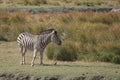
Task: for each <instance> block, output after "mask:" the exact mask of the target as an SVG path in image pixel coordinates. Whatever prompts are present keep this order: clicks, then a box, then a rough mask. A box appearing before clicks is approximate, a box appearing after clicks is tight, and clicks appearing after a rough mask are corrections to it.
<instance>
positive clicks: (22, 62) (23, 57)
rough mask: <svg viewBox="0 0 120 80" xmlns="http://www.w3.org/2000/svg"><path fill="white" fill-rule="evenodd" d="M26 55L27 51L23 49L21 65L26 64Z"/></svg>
mask: <svg viewBox="0 0 120 80" xmlns="http://www.w3.org/2000/svg"><path fill="white" fill-rule="evenodd" d="M25 53H26V49H25V48H24V47H21V62H20V64H21V65H23V64H26V63H25Z"/></svg>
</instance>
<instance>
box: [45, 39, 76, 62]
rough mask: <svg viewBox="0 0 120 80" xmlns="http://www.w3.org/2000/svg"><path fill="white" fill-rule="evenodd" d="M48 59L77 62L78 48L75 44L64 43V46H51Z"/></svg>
mask: <svg viewBox="0 0 120 80" xmlns="http://www.w3.org/2000/svg"><path fill="white" fill-rule="evenodd" d="M46 54H47V57H48V59H52V60H60V61H75V60H77V47H76V46H75V44H74V43H73V42H71V41H70V42H69V41H68V42H64V43H63V44H62V46H56V45H51V46H49V47H48V48H47V53H46Z"/></svg>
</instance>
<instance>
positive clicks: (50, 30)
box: [40, 29, 55, 35]
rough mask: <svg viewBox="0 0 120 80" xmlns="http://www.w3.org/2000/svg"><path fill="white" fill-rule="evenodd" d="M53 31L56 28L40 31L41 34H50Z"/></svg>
mask: <svg viewBox="0 0 120 80" xmlns="http://www.w3.org/2000/svg"><path fill="white" fill-rule="evenodd" d="M52 31H55V29H48V30H44V31H42V32H40V35H43V34H49V33H51V32H52Z"/></svg>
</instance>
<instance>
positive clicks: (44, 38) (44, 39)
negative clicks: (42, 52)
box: [39, 34, 51, 48]
mask: <svg viewBox="0 0 120 80" xmlns="http://www.w3.org/2000/svg"><path fill="white" fill-rule="evenodd" d="M39 39H41V43H40V45H41V46H43V47H44V48H45V47H46V46H47V45H48V44H49V43H50V42H51V34H44V35H41V36H40V37H39Z"/></svg>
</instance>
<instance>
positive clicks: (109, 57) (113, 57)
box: [99, 53, 120, 64]
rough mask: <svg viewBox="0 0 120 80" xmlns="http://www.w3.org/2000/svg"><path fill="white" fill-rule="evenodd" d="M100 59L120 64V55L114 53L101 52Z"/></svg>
mask: <svg viewBox="0 0 120 80" xmlns="http://www.w3.org/2000/svg"><path fill="white" fill-rule="evenodd" d="M99 60H100V61H103V62H113V63H116V64H120V55H117V54H114V53H101V54H100V55H99Z"/></svg>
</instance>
